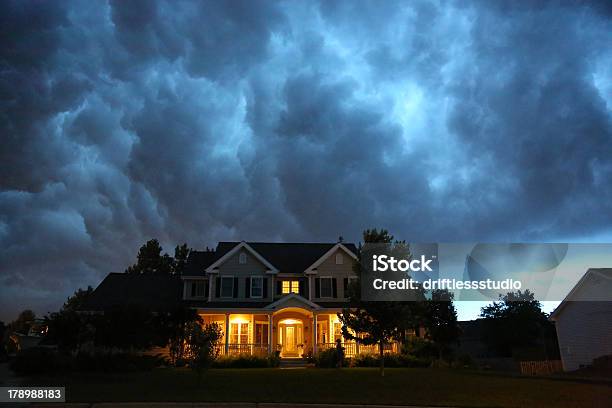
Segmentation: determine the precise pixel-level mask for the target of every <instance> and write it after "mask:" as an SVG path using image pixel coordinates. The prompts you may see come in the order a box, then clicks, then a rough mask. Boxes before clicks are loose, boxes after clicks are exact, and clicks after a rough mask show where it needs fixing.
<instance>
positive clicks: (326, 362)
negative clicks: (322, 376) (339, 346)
mask: <svg viewBox="0 0 612 408" xmlns="http://www.w3.org/2000/svg"><path fill="white" fill-rule="evenodd" d="M338 358H339V356H338V352H337V350H336V349H335V348H330V349H327V350H323V351H320V352H319V353H318V354H317V355H316V356H314V358H313V359H314V363H315V367H319V368H336V367H338V363H339V361H338ZM347 362H348V360H347V359H346V358H344V359H343V360H342V367H346V366H347Z"/></svg>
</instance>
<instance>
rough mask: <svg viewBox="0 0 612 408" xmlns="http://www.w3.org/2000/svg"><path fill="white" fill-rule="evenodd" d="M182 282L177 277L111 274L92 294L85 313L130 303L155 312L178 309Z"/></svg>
mask: <svg viewBox="0 0 612 408" xmlns="http://www.w3.org/2000/svg"><path fill="white" fill-rule="evenodd" d="M182 293H183V283H182V281H181V279H180V277H178V276H171V275H165V274H159V275H158V274H142V275H141V274H131V273H109V274H108V276H107V277H106V278H104V280H103V281H102V282H101V283H100V285H98V287H97V288H96V290H94V291H93V293H92V294H91V297H90V298H89V299H88V300H87V302H86V303H85V306H84V307H83V310H86V311H104V310H108V309H111V308H113V307H117V306H123V305H127V304H131V305H137V306H141V307H144V308H147V309H150V310H152V311H160V310H170V309H173V308H175V307H177V306H178V305H179V304H180V302H181V298H182Z"/></svg>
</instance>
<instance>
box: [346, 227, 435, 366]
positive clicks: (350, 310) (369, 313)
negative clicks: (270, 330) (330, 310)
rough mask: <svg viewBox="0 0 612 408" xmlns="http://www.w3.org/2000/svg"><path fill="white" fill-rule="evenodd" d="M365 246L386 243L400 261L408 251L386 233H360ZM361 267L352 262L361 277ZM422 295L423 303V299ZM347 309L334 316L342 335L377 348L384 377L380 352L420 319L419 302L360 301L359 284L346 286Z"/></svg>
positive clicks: (402, 243)
mask: <svg viewBox="0 0 612 408" xmlns="http://www.w3.org/2000/svg"><path fill="white" fill-rule="evenodd" d="M363 240H364V242H365V243H366V244H367V243H379V244H386V245H387V246H388V250H389V251H393V252H396V253H401V254H402V258H403V259H409V258H410V250H409V248H408V245H406V243H405V242H403V241H402V242H400V241H395V242H394V238H393V236H392V235H390V234H389V232H388V231H387V230H384V229H381V230H380V231H379V230H377V229H372V230H370V229H367V230H365V231H364V232H363ZM361 271H362V266H361V264H360V263H359V262H357V263H356V266H355V272H356V273H357V275H358V276H361ZM424 299H425V298H424V296H423V300H424ZM349 300H350V301H349V307H347V308H345V309H343V310H342V313H339V314H338V318H339V319H340V321H341V322H342V335H343V336H344V338H346V339H351V340H354V341H356V342H358V343H360V344H364V345H372V344H377V345H378V351H379V357H380V375H381V376H384V375H385V359H384V349H385V345H386V344H388V343H389V342H390V341H391V340H392V339H399V338H401V336H402V333H403V332H404V331H405V330H406V329H408V328H412V327H415V326H417V325H418V322H419V321H420V320H421V319H422V315H423V304H422V303H421V302H400V301H389V302H380V301H376V302H370V301H363V300H362V299H361V289H360V285H359V283H356V282H353V283H351V285H349Z"/></svg>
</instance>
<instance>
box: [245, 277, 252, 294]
mask: <svg viewBox="0 0 612 408" xmlns="http://www.w3.org/2000/svg"><path fill="white" fill-rule="evenodd" d="M244 297H245V298H250V297H251V278H244Z"/></svg>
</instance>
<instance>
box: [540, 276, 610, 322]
mask: <svg viewBox="0 0 612 408" xmlns="http://www.w3.org/2000/svg"><path fill="white" fill-rule="evenodd" d="M588 286H590V290H589V288H587V287H588ZM576 301H591V302H597V301H599V302H601V301H612V268H590V269H589V270H588V271H586V273H585V274H584V275H583V276H582V278H580V280H579V281H578V283H576V285H575V286H574V287H573V288H572V290H570V292H569V293H568V294H567V296H565V299H563V301H562V302H561V303H560V304H559V306H557V308H556V309H555V310H554V311H553V312H552V313H551V314H550V320H553V321H554V320H556V319H557V318H558V317H559V316H560V315H561V312H562V311H563V310H564V309H565V307H566V306H567V305H569V304H571V302H576Z"/></svg>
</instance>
